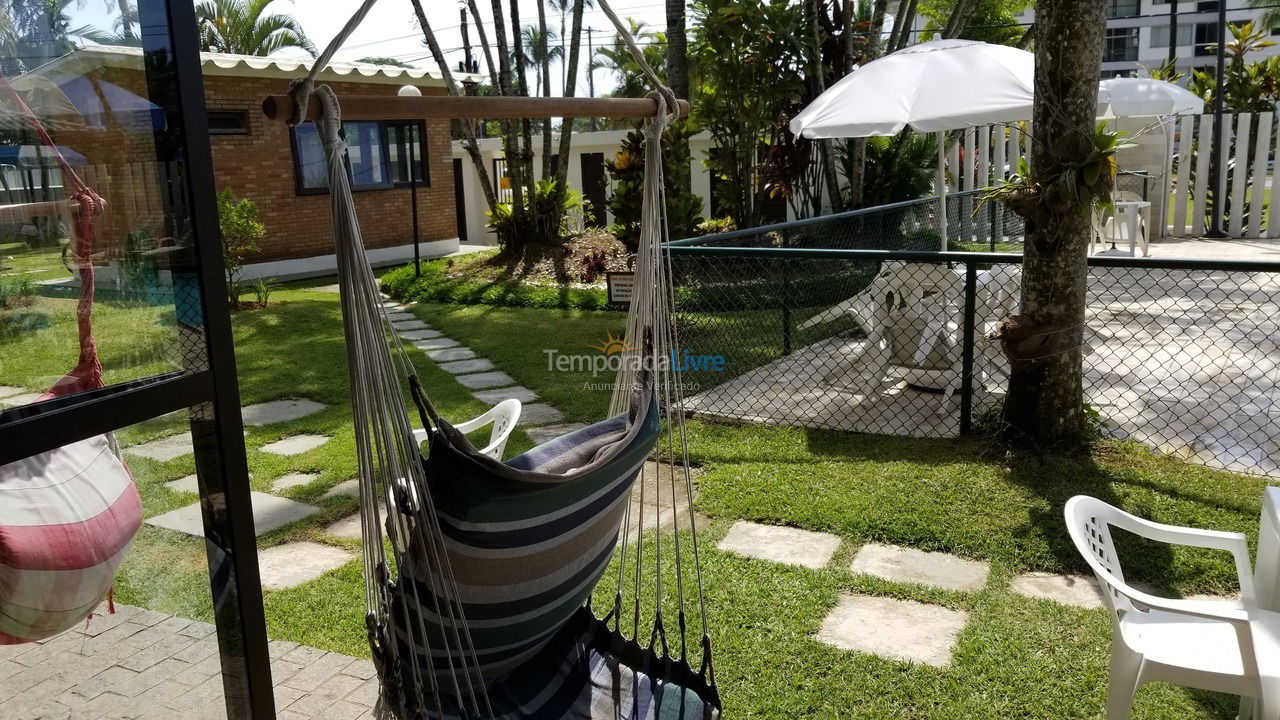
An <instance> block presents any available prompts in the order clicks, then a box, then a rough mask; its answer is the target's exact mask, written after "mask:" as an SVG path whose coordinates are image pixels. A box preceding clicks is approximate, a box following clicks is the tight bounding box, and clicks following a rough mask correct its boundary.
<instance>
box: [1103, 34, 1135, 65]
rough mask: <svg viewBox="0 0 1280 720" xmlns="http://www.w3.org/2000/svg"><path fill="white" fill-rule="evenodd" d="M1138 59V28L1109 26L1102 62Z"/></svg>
mask: <svg viewBox="0 0 1280 720" xmlns="http://www.w3.org/2000/svg"><path fill="white" fill-rule="evenodd" d="M1137 59H1138V28H1136V27H1128V28H1107V36H1106V45H1105V46H1104V47H1103V51H1102V62H1131V61H1134V60H1137Z"/></svg>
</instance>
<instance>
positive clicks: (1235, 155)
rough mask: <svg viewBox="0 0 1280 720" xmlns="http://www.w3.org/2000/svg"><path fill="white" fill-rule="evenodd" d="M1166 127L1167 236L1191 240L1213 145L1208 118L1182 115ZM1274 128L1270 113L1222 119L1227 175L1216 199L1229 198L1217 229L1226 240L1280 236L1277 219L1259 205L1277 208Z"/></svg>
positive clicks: (1200, 226)
mask: <svg viewBox="0 0 1280 720" xmlns="http://www.w3.org/2000/svg"><path fill="white" fill-rule="evenodd" d="M1172 128H1173V134H1172V141H1173V144H1174V148H1173V151H1172V152H1171V153H1170V156H1169V162H1170V171H1171V175H1170V177H1171V178H1172V182H1171V183H1170V192H1171V193H1172V195H1173V200H1172V203H1171V205H1172V207H1171V210H1170V214H1169V225H1170V229H1169V233H1170V234H1171V235H1172V236H1174V237H1185V236H1196V235H1200V234H1202V233H1203V232H1204V220H1203V218H1204V216H1205V210H1206V196H1207V193H1206V190H1207V189H1208V184H1209V179H1210V178H1209V172H1210V170H1209V162H1210V158H1211V154H1210V152H1209V151H1208V150H1207V148H1208V147H1209V146H1210V145H1212V143H1213V116H1212V115H1184V116H1182V117H1179V118H1177V119H1176V120H1174V123H1173V126H1172ZM1277 130H1280V127H1277V123H1276V122H1275V114H1274V113H1256V114H1255V113H1240V114H1237V115H1227V116H1225V117H1224V118H1223V123H1222V135H1223V142H1222V146H1221V147H1220V148H1219V152H1220V153H1221V158H1222V161H1223V163H1224V167H1227V168H1228V170H1229V172H1227V173H1223V174H1222V176H1221V178H1220V184H1219V187H1218V193H1217V194H1216V196H1217V197H1227V198H1229V205H1228V206H1227V207H1228V208H1230V212H1229V213H1228V214H1227V216H1226V218H1225V220H1224V225H1225V227H1223V228H1222V229H1223V230H1225V231H1226V232H1227V233H1228V234H1229V235H1231V236H1232V237H1236V238H1241V237H1244V238H1263V237H1266V238H1275V237H1280V216H1277V215H1275V214H1273V213H1271V212H1264V206H1268V205H1269V207H1271V208H1276V207H1280V182H1276V181H1275V180H1276V178H1275V165H1274V163H1273V162H1272V160H1273V158H1274V157H1275V152H1276V148H1277V145H1276V131H1277ZM1246 206H1247V212H1246V211H1245V210H1244V208H1246ZM1188 208H1189V209H1190V216H1189V217H1188Z"/></svg>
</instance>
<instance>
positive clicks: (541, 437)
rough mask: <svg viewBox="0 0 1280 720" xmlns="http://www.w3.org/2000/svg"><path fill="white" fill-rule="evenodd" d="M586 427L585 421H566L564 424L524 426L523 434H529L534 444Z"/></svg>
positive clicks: (549, 440) (546, 441)
mask: <svg viewBox="0 0 1280 720" xmlns="http://www.w3.org/2000/svg"><path fill="white" fill-rule="evenodd" d="M584 427H586V424H585V423H566V424H564V425H543V426H541V427H531V428H525V430H524V434H525V435H528V436H529V439H530V440H532V441H533V443H534V444H535V445H541V444H543V443H548V442H551V441H552V440H555V439H556V438H558V437H560V436H561V435H568V434H569V433H571V432H573V431H575V430H581V429H582V428H584Z"/></svg>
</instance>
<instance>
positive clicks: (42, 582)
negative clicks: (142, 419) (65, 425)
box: [0, 435, 142, 645]
mask: <svg viewBox="0 0 1280 720" xmlns="http://www.w3.org/2000/svg"><path fill="white" fill-rule="evenodd" d="M141 524H142V502H141V500H140V499H139V497H138V490H137V488H135V487H134V484H133V477H132V476H131V475H130V474H129V469H128V468H127V467H126V466H125V464H124V462H123V461H122V460H121V459H120V458H119V457H118V456H117V455H116V453H115V452H114V450H113V448H112V447H111V443H110V442H109V441H108V439H107V437H106V436H105V435H99V436H97V437H92V438H89V439H88V440H82V441H80V442H77V443H73V444H71V445H67V446H64V447H61V448H58V449H56V450H50V451H49V452H46V453H41V454H39V455H35V456H33V457H29V458H26V459H24V460H19V461H17V462H14V463H10V464H8V465H5V466H3V467H0V645H11V644H16V643H22V642H29V641H32V640H40V639H43V638H46V637H49V636H51V635H55V634H57V633H60V632H62V631H63V630H66V629H68V628H70V627H72V626H74V625H75V624H77V623H79V622H81V621H83V620H84V619H85V618H86V617H88V616H89V613H91V612H92V611H93V609H94V608H95V607H97V606H98V603H100V602H102V599H103V598H104V597H106V595H107V592H108V591H109V590H110V589H111V585H112V583H113V582H114V580H115V574H116V570H117V569H118V568H119V567H120V562H121V561H122V560H123V559H124V554H125V551H126V549H127V548H128V546H129V543H130V542H131V541H132V540H133V536H134V535H135V534H136V533H137V532H138V527H139V526H140V525H141Z"/></svg>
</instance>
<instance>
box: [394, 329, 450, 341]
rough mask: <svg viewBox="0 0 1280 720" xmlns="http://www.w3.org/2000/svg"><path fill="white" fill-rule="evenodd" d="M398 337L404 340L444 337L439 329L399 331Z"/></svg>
mask: <svg viewBox="0 0 1280 720" xmlns="http://www.w3.org/2000/svg"><path fill="white" fill-rule="evenodd" d="M400 337H402V338H404V339H405V340H432V339H435V338H438V337H444V333H442V332H440V331H439V330H410V331H408V332H402V333H400Z"/></svg>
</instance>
